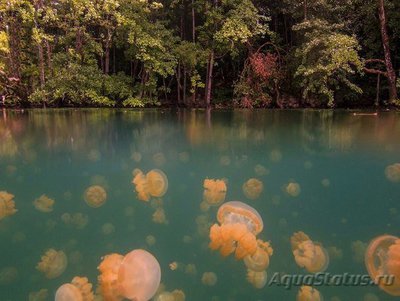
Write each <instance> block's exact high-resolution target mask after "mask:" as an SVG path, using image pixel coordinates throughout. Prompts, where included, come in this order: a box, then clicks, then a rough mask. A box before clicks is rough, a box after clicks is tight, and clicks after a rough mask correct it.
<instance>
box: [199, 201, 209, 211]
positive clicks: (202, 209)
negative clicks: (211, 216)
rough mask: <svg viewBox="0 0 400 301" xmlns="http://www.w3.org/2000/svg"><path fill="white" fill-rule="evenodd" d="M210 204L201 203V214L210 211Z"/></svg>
mask: <svg viewBox="0 0 400 301" xmlns="http://www.w3.org/2000/svg"><path fill="white" fill-rule="evenodd" d="M210 207H211V206H210V204H209V203H207V202H206V201H202V202H201V203H200V210H201V212H207V211H208V210H210Z"/></svg>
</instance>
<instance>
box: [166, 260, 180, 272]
mask: <svg viewBox="0 0 400 301" xmlns="http://www.w3.org/2000/svg"><path fill="white" fill-rule="evenodd" d="M168 266H169V269H170V270H171V271H176V270H177V269H178V267H179V263H178V262H177V261H173V262H171V263H170V264H169V265H168Z"/></svg>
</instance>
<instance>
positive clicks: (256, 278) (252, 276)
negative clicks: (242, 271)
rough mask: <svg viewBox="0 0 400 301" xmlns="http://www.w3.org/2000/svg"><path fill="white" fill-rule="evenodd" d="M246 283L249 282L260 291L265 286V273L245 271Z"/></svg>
mask: <svg viewBox="0 0 400 301" xmlns="http://www.w3.org/2000/svg"><path fill="white" fill-rule="evenodd" d="M246 279H247V281H248V282H250V283H251V284H252V285H253V286H254V287H255V288H258V289H261V288H263V287H264V286H265V285H266V284H267V272H266V271H265V270H264V271H259V272H257V271H254V270H250V269H248V270H247V277H246Z"/></svg>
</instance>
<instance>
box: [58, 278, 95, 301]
mask: <svg viewBox="0 0 400 301" xmlns="http://www.w3.org/2000/svg"><path fill="white" fill-rule="evenodd" d="M93 300H94V295H93V291H92V284H90V283H89V282H88V279H87V278H86V277H74V278H73V279H72V281H71V283H64V284H63V285H61V286H60V287H59V288H58V289H57V291H56V295H55V301H93Z"/></svg>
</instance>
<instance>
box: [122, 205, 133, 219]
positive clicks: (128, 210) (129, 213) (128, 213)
mask: <svg viewBox="0 0 400 301" xmlns="http://www.w3.org/2000/svg"><path fill="white" fill-rule="evenodd" d="M124 214H125V216H127V217H132V216H134V214H135V208H134V207H132V206H128V207H125V210H124Z"/></svg>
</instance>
